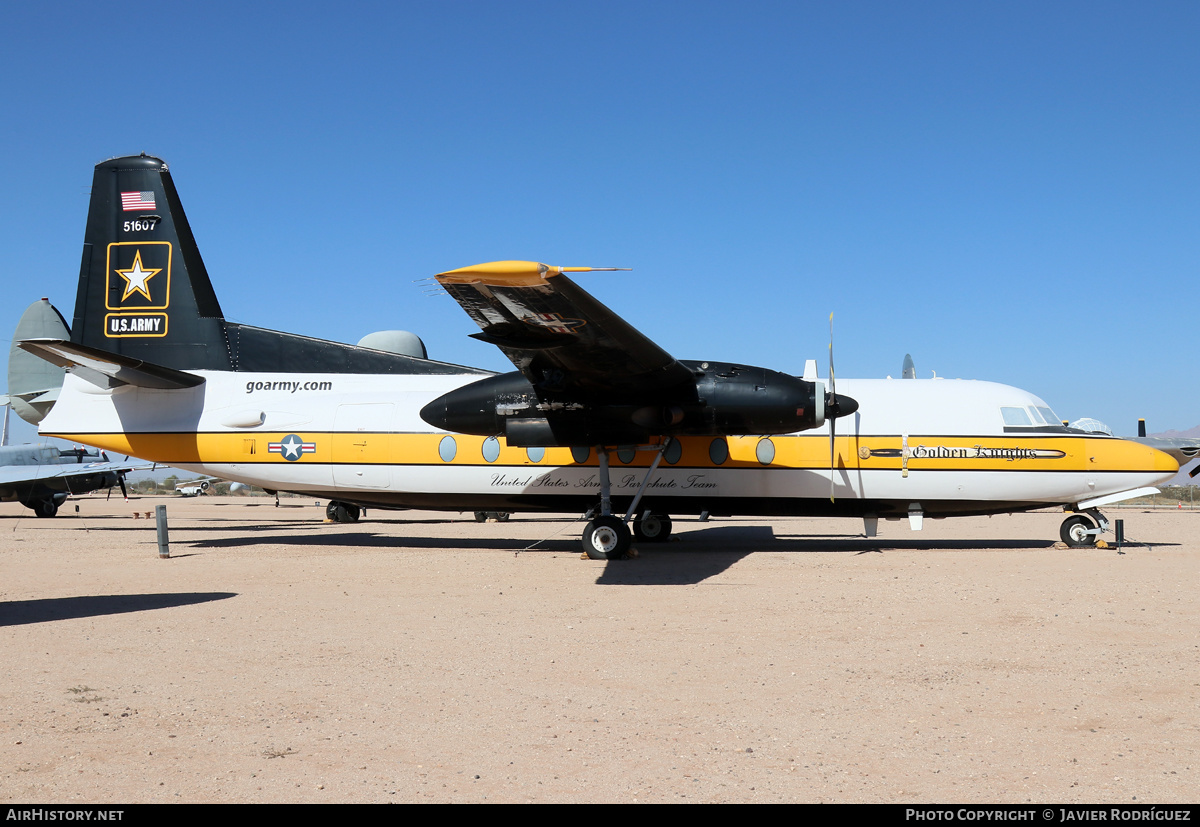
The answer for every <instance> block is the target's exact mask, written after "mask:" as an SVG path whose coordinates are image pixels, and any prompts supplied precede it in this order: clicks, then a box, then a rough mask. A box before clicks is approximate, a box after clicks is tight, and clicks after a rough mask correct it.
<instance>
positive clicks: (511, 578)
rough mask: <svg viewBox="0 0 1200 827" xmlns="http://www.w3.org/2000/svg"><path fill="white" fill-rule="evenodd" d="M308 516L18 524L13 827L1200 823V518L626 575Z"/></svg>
mask: <svg viewBox="0 0 1200 827" xmlns="http://www.w3.org/2000/svg"><path fill="white" fill-rule="evenodd" d="M283 502H284V507H281V508H275V507H274V506H273V502H272V501H271V500H266V499H255V498H224V499H222V498H209V497H205V498H200V499H192V500H182V499H176V498H151V497H143V498H140V499H136V500H134V501H131V502H130V503H128V504H126V503H122V502H120V501H117V500H111V501H106V500H104V499H103V498H101V497H91V498H88V497H85V498H82V499H80V500H78V501H75V502H73V503H68V504H67V505H66V506H65V507H64V509H63V512H62V513H63V516H61V517H59V518H57V519H53V520H45V519H36V518H34V517H33V516H32V512H30V511H28V510H26V509H24V508H22V507H20V506H19V505H16V504H3V505H0V625H2V626H3V628H4V635H3V636H2V637H0V662H2V663H3V664H4V669H3V677H2V678H0V710H2V714H0V800H2V801H4V802H6V803H7V802H45V803H72V802H74V803H84V802H86V803H108V802H113V803H138V802H172V801H186V802H344V801H356V802H358V801H361V802H414V801H443V802H444V801H492V802H496V801H499V802H527V801H537V802H542V801H597V802H637V801H641V802H677V801H684V802H759V801H761V802H776V801H783V802H793V801H796V802H820V801H824V802H897V803H908V802H917V803H927V802H961V803H974V802H1001V803H1024V802H1067V803H1074V802H1103V803H1138V804H1152V803H1170V802H1191V801H1196V800H1198V799H1200V783H1198V779H1197V768H1198V764H1200V754H1198V749H1200V731H1198V729H1200V715H1198V714H1197V713H1198V710H1197V700H1198V698H1200V634H1198V633H1197V628H1198V627H1200V610H1198V603H1197V597H1196V584H1197V573H1198V572H1197V570H1198V561H1200V553H1198V552H1200V539H1198V537H1200V511H1197V512H1191V511H1183V512H1157V513H1152V512H1146V511H1140V510H1126V511H1112V512H1110V513H1109V516H1110V517H1111V518H1114V519H1115V518H1117V517H1120V518H1123V519H1124V520H1125V525H1126V535H1127V536H1128V537H1129V538H1132V539H1135V540H1137V541H1139V543H1140V545H1136V546H1131V547H1128V548H1127V549H1126V550H1125V553H1118V552H1117V551H1116V550H1113V549H1108V550H1101V549H1088V550H1078V549H1062V548H1055V541H1056V540H1057V538H1058V525H1059V523H1060V522H1061V519H1062V516H1061V514H1055V513H1048V512H1047V513H1035V514H1026V515H1014V516H1002V517H994V518H963V519H955V520H944V521H930V520H926V522H925V530H924V531H922V532H920V533H914V532H911V531H910V530H909V528H908V525H907V523H906V522H901V523H881V526H880V530H881V536H880V537H878V538H876V539H874V540H870V541H868V540H865V539H862V538H861V537H859V536H857V535H856V534H855V533H854V532H857V531H858V530H859V529H860V527H861V523H859V522H857V521H852V520H824V519H780V520H773V521H763V520H751V519H745V520H743V519H733V520H713V521H711V522H707V523H700V522H697V521H695V520H688V519H682V520H677V521H676V530H677V532H678V539H677V541H673V542H671V543H668V544H663V545H644V546H642V548H641V549H640V551H641V556H640V558H638V559H636V560H629V561H619V562H612V563H605V562H596V561H588V560H581V559H580V554H579V544H578V533H579V531H580V529H581V527H582V526H581V524H579V523H576V522H574V521H570V520H565V519H557V518H548V517H532V516H523V515H516V516H514V517H513V519H512V520H511V521H510V522H508V523H500V524H498V523H486V524H477V523H475V522H474V521H472V520H471V517H470V515H453V514H451V515H437V514H431V513H425V512H382V511H371V512H369V513H368V514H367V515H366V517H365V518H364V520H363V521H362V522H359V523H358V524H355V525H341V524H326V523H323V522H322V518H323V517H324V509H323V508H321V507H318V506H315V505H314V504H313V502H312V501H311V500H299V499H290V500H289V499H285V500H284V501H283ZM76 503H77V504H78V505H79V512H78V513H74V508H73V506H74V504H76ZM159 503H166V504H167V505H168V513H169V516H170V522H171V553H172V556H171V559H169V560H164V559H159V558H158V556H157V545H156V540H155V530H154V522H153V521H152V520H146V519H141V520H137V519H133V518H131V516H130V512H131V511H132V510H133V509H138V510H140V511H149V510H153V508H154V506H155V505H157V504H159ZM547 538H548V539H547ZM539 540H541V541H543V542H541V543H540V544H539V545H538V546H536V547H535V548H533V549H531V550H523V549H525V548H526V547H527V546H529V545H530V544H531V543H534V542H535V541H539Z"/></svg>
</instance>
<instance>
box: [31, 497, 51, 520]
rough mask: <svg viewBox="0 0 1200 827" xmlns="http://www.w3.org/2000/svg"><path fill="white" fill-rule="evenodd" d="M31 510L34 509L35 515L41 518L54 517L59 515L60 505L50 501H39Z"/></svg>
mask: <svg viewBox="0 0 1200 827" xmlns="http://www.w3.org/2000/svg"><path fill="white" fill-rule="evenodd" d="M30 508H32V509H33V513H34V514H36V515H38V516H39V517H53V516H54V515H55V514H57V513H58V503H56V502H55V501H54V500H50V499H46V500H38V501H37V502H35V503H34V504H33V505H31V506H30Z"/></svg>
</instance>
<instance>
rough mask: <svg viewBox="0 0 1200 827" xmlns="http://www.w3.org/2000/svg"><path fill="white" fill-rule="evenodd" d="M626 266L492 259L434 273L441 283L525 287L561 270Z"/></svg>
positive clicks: (608, 268) (573, 270)
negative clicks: (570, 265) (552, 265)
mask: <svg viewBox="0 0 1200 827" xmlns="http://www.w3.org/2000/svg"><path fill="white" fill-rule="evenodd" d="M627 269H629V268H627V267H551V266H550V265H548V264H542V263H541V262H538V261H489V262H485V263H483V264H472V265H471V266H470V267H459V268H458V269H457V270H447V271H446V272H444V273H438V274H437V275H436V276H434V278H435V279H437V280H438V281H439V282H441V283H442V284H486V285H492V286H494V287H523V286H529V285H532V284H538V283H539V282H541V281H542V280H543V279H548V278H550V277H551V276H557V275H559V274H560V273H587V272H590V271H592V270H627Z"/></svg>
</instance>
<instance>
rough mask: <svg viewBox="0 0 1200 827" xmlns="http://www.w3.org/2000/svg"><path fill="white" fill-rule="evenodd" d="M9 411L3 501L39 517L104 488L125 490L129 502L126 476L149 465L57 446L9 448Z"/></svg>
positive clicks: (2, 447) (3, 439)
mask: <svg viewBox="0 0 1200 827" xmlns="http://www.w3.org/2000/svg"><path fill="white" fill-rule="evenodd" d="M8 412H9V408H8V407H7V406H5V408H4V428H3V434H2V435H0V502H14V501H15V502H19V503H21V504H22V505H24V506H26V507H27V508H30V509H32V510H33V512H34V513H35V514H37V515H38V516H39V517H53V516H54V515H55V514H57V513H58V508H59V506H61V505H62V504H63V503H64V502H65V501H66V499H67V497H68V496H70V495H71V494H87V493H90V492H92V491H97V490H99V489H102V488H110V489H111V488H112V487H113V486H114V485H115V486H117V487H119V488H120V489H121V496H122V497H125V498H126V499H128V497H129V494H128V492H127V490H126V488H125V475H126V474H128V473H129V472H130V471H135V470H140V469H142V468H149V467H150V466H149V465H129V464H120V463H114V462H110V461H109V459H108V456H107V455H106V454H105V453H104V452H103V451H96V450H90V451H89V450H88V449H86V448H59V447H58V446H56V445H9V444H8Z"/></svg>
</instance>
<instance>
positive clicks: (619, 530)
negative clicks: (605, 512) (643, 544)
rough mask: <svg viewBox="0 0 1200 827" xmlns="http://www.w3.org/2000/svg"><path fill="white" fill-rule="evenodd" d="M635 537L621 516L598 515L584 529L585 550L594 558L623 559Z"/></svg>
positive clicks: (585, 552)
mask: <svg viewBox="0 0 1200 827" xmlns="http://www.w3.org/2000/svg"><path fill="white" fill-rule="evenodd" d="M632 543H633V537H632V536H631V535H630V533H629V529H628V528H627V527H626V525H625V523H624V521H623V520H621V518H620V517H612V516H609V517H597V518H596V519H594V520H592V521H591V522H589V523H588V524H587V525H586V526H585V527H584V529H583V552H584V554H586V555H587V556H588V557H589V558H591V559H592V560H622V559H624V558H625V557H626V556H628V555H629V546H630V545H631V544H632Z"/></svg>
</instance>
